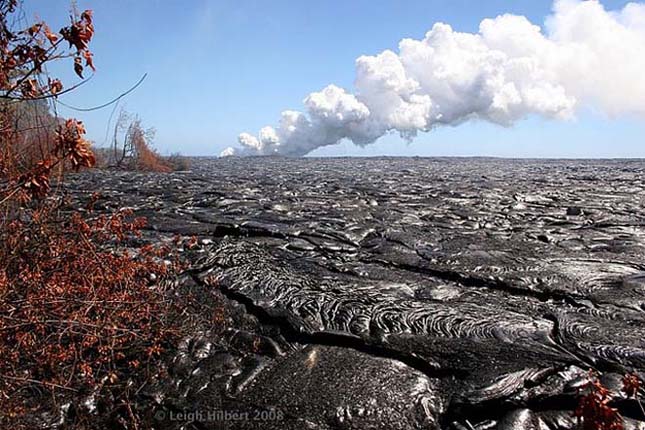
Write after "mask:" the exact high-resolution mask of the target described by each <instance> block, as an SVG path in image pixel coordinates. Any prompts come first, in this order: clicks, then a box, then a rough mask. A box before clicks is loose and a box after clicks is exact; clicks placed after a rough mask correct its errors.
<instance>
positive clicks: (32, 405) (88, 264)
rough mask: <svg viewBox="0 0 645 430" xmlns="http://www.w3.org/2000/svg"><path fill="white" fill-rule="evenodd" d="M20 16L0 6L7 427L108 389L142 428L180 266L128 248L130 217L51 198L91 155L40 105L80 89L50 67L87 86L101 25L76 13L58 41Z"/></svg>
mask: <svg viewBox="0 0 645 430" xmlns="http://www.w3.org/2000/svg"><path fill="white" fill-rule="evenodd" d="M18 6H19V2H18V1H17V0H0V139H1V140H0V398H1V399H2V400H0V428H9V427H11V428H21V427H22V428H33V420H34V419H37V418H34V417H38V416H40V414H39V412H42V411H48V410H49V411H54V412H56V409H57V407H56V403H57V402H58V401H59V398H60V396H61V395H63V394H65V395H71V394H74V395H77V398H76V400H77V401H78V399H79V398H81V395H82V394H83V393H93V392H99V391H105V390H107V391H108V394H107V395H106V396H105V397H106V398H109V399H111V400H110V401H111V405H112V407H113V408H116V409H117V410H118V411H117V412H118V416H119V417H120V418H119V420H120V421H119V422H120V424H121V426H122V427H129V426H131V425H132V426H134V427H137V423H138V422H140V418H139V417H138V416H137V412H136V411H134V410H133V408H132V407H131V406H130V402H129V395H130V394H129V393H130V390H131V387H130V383H131V381H132V380H133V376H132V375H128V372H133V371H134V370H137V375H139V376H140V378H139V380H141V378H143V379H144V380H145V376H146V372H147V371H146V369H147V367H146V365H147V364H148V363H151V362H152V361H153V360H156V359H157V356H158V355H159V354H160V352H161V351H162V349H163V347H164V343H165V342H167V341H168V340H169V339H171V338H172V337H173V336H174V334H175V331H174V329H173V324H171V323H170V322H169V321H168V318H169V315H170V314H171V312H170V308H171V307H172V306H174V305H173V304H172V303H171V302H170V301H169V300H167V296H166V295H165V294H164V293H165V292H164V291H163V289H162V288H161V287H160V285H162V284H161V283H157V282H155V281H156V280H160V279H162V277H163V276H165V275H168V274H169V272H170V271H172V270H175V269H177V267H178V266H177V263H176V262H175V263H171V264H168V260H164V258H165V257H166V254H167V250H165V249H158V248H153V247H151V246H134V247H133V246H130V247H128V248H126V246H125V245H132V244H131V243H129V242H128V241H129V240H131V239H133V238H136V236H137V235H139V229H140V228H141V227H142V226H143V225H144V221H143V220H141V219H136V218H135V219H132V213H130V212H128V211H118V212H116V213H114V214H112V215H92V214H91V213H90V214H88V212H87V211H83V210H82V209H81V208H76V209H74V208H70V207H68V206H64V205H63V201H62V199H61V198H60V196H58V195H57V194H56V193H55V192H53V190H52V188H53V180H54V179H58V180H61V178H62V175H63V171H64V169H65V168H67V167H71V168H73V169H75V170H78V169H80V168H82V167H91V166H93V165H94V164H95V157H94V154H93V153H92V151H91V149H90V146H89V143H88V141H87V140H85V138H84V135H85V129H84V127H83V124H82V122H80V121H78V120H75V119H67V120H62V119H59V118H56V117H54V116H52V115H51V114H50V113H49V108H48V106H47V105H46V103H45V102H44V101H45V100H48V99H49V100H51V99H54V98H56V97H57V96H58V95H60V94H61V93H64V92H65V91H69V90H71V89H74V87H71V88H69V89H67V90H65V89H64V87H63V83H62V82H61V81H60V80H58V79H52V78H47V79H46V80H45V79H43V70H44V67H43V66H44V65H45V64H46V63H48V62H52V61H56V60H60V59H63V58H72V59H73V62H72V65H73V68H74V71H75V72H76V74H77V75H79V76H80V77H83V72H84V67H90V68H91V69H92V70H94V64H93V56H92V53H91V52H90V51H89V49H88V45H89V43H90V41H91V39H92V36H93V34H94V27H93V22H92V20H93V17H92V12H91V11H85V12H82V13H80V14H75V15H76V16H72V19H71V23H70V25H69V26H67V27H64V28H63V29H61V30H60V32H59V33H54V32H52V31H51V30H50V28H49V27H48V26H47V24H45V23H44V22H39V23H36V24H34V25H32V26H30V27H28V28H26V29H16V28H11V26H12V25H13V24H12V23H16V22H20V21H19V20H16V19H10V15H11V14H12V13H13V12H15V11H16V9H17V8H18ZM62 42H67V43H68V45H69V47H70V49H71V51H69V52H67V51H65V50H64V48H63V45H62ZM32 108H33V111H32ZM27 113H28V114H27ZM134 379H136V378H134ZM70 393H71V394H70ZM119 410H120V411H119ZM79 417H80V415H79V414H78V413H77V414H76V419H77V424H78V425H79V426H84V425H86V426H89V427H95V428H97V427H98V428H100V427H101V425H100V424H95V425H90V424H87V422H85V424H83V423H82V422H80V421H78V419H79ZM30 419H31V420H32V422H30V421H29V420H30ZM81 421H82V420H81ZM79 423H80V424H79ZM68 424H70V423H68ZM70 425H74V422H72V423H71V424H70Z"/></svg>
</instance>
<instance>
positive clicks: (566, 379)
mask: <svg viewBox="0 0 645 430" xmlns="http://www.w3.org/2000/svg"><path fill="white" fill-rule="evenodd" d="M644 177H645V162H641V161H636V160H635V161H537V160H521V161H519V160H494V159H461V160H455V159H416V158H414V159H408V158H405V159H398V158H376V159H281V158H256V159H226V160H207V159H204V160H199V161H195V164H194V169H193V171H191V172H185V173H174V174H170V175H154V174H140V173H109V174H100V175H94V174H92V175H82V176H79V177H78V178H76V179H75V181H74V182H73V184H74V185H73V186H74V187H75V188H76V191H75V192H76V193H77V194H78V193H80V190H81V189H83V188H87V189H92V188H96V182H97V181H101V182H102V183H101V187H103V188H104V189H106V190H107V193H104V194H109V198H106V199H105V200H101V201H100V202H99V204H100V203H101V202H105V203H106V204H110V205H113V206H114V207H117V206H131V207H133V208H135V209H136V211H137V213H139V214H142V215H146V216H148V218H149V222H150V226H151V230H152V231H151V234H153V233H154V235H159V234H163V233H164V232H165V233H171V234H175V233H178V234H186V235H192V234H196V235H199V236H200V237H202V238H212V239H213V243H212V244H210V245H208V246H207V247H206V249H205V251H204V252H203V253H202V254H201V256H200V258H199V260H197V261H195V264H194V266H193V267H192V269H191V276H188V277H184V278H182V279H184V281H185V282H196V283H202V284H204V285H209V286H213V287H212V288H213V289H218V293H219V292H220V291H221V293H223V294H224V295H225V296H226V297H228V299H229V300H230V303H231V306H233V307H234V308H235V309H236V310H237V312H238V313H239V314H240V315H242V316H241V317H240V321H245V322H244V323H243V324H242V325H244V326H243V327H242V326H240V327H238V328H237V329H235V330H233V331H231V333H230V336H228V337H227V338H226V339H213V338H212V337H211V338H209V337H208V335H207V334H202V335H196V336H195V338H194V339H191V340H189V341H187V345H191V346H185V348H184V349H183V350H180V354H179V355H178V358H177V359H176V363H175V365H176V369H175V371H174V373H172V374H173V375H174V376H173V377H174V378H175V384H174V385H173V386H172V389H171V388H168V387H166V388H159V389H158V390H157V392H155V394H154V395H155V396H158V397H159V398H163V399H166V400H165V402H166V404H173V405H175V407H177V408H186V407H192V408H194V407H196V405H198V406H200V407H219V408H229V409H230V408H234V409H236V410H239V411H247V412H251V413H253V411H257V410H258V408H260V409H262V410H263V411H265V412H266V411H272V413H273V415H271V414H269V415H263V416H260V417H258V419H257V420H253V419H245V420H239V421H236V422H231V421H224V422H222V421H218V422H217V423H215V422H201V423H200V425H199V427H198V428H222V427H221V426H224V427H225V428H276V429H277V428H280V429H283V428H287V429H302V428H307V429H337V428H338V429H345V428H356V429H364V428H383V429H412V428H456V429H461V428H469V427H472V428H476V429H484V428H494V427H497V428H502V429H515V428H526V429H534V428H535V429H538V428H540V429H543V428H551V429H556V428H574V427H575V426H576V421H575V419H574V418H573V417H572V412H571V411H572V409H573V408H574V407H575V403H576V396H577V392H578V391H577V389H578V387H579V386H580V385H581V384H582V383H584V381H585V380H586V378H587V370H588V369H590V368H595V369H597V370H599V371H601V372H602V373H603V382H604V383H605V384H607V385H608V386H609V387H610V388H611V389H613V390H614V391H616V392H617V393H618V392H619V391H620V377H621V375H623V374H624V373H626V372H636V373H638V374H639V375H640V376H641V377H643V376H645V336H644V335H645V326H644V325H643V323H644V322H645V261H644V260H643V255H645V192H644V190H645V185H644V184H643V179H644ZM215 284H216V287H217V288H216V287H215V286H214V285H215ZM236 303H241V304H242V305H243V306H242V307H240V306H239V305H238V304H236ZM199 345H202V346H199ZM204 345H205V346H204ZM615 405H616V406H617V407H618V408H619V409H620V411H621V412H622V414H623V415H624V417H625V422H626V427H627V428H644V429H645V422H644V421H640V420H643V418H644V417H642V416H641V412H640V409H639V408H638V406H637V405H636V404H635V403H634V401H633V400H630V399H627V398H626V397H624V396H622V397H621V395H620V394H618V395H617V398H616V401H615ZM278 412H279V417H278V416H277V415H276V414H277V413H278ZM278 418H279V419H278ZM227 426H228V427H227ZM162 427H163V426H162ZM168 428H171V427H168Z"/></svg>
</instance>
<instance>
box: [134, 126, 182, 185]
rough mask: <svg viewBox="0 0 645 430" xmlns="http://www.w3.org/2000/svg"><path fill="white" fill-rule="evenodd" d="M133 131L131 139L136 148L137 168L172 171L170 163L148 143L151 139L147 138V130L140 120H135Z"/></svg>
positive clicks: (150, 170) (135, 164) (135, 162)
mask: <svg viewBox="0 0 645 430" xmlns="http://www.w3.org/2000/svg"><path fill="white" fill-rule="evenodd" d="M131 133H132V135H131V137H130V139H131V142H132V146H133V148H134V154H135V158H134V166H135V169H136V170H140V171H144V172H161V173H168V172H171V171H172V169H171V167H170V165H168V164H167V163H166V162H165V160H163V158H162V157H161V156H160V155H159V154H158V153H157V151H155V150H154V149H153V148H152V147H151V146H150V145H149V144H148V140H149V139H147V138H146V132H145V131H144V130H143V128H142V127H141V122H140V121H139V120H135V121H134V122H133V124H132V126H131Z"/></svg>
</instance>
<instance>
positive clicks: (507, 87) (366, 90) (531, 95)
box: [222, 0, 645, 156]
mask: <svg viewBox="0 0 645 430" xmlns="http://www.w3.org/2000/svg"><path fill="white" fill-rule="evenodd" d="M545 27H546V34H544V33H542V31H541V29H540V27H538V26H536V25H533V24H531V23H530V22H529V21H528V20H527V19H526V18H525V17H523V16H515V15H502V16H498V17H497V18H495V19H486V20H484V21H482V22H481V24H480V27H479V33H477V34H470V33H459V32H456V31H454V30H453V29H452V28H451V27H450V26H449V25H447V24H441V23H438V24H435V25H434V26H433V27H432V29H431V30H430V31H429V32H428V33H427V34H426V36H425V38H424V39H423V40H413V39H403V40H402V41H401V42H400V43H399V52H398V54H397V53H395V52H392V51H389V50H387V51H383V52H382V53H380V54H378V55H376V56H362V57H360V58H358V59H357V60H356V81H355V86H356V89H355V94H350V93H348V92H346V91H345V90H343V89H342V88H339V87H337V86H335V85H329V86H328V87H326V88H324V89H323V90H322V91H320V92H314V93H311V94H310V95H309V96H307V97H306V98H305V99H304V105H305V108H306V113H302V112H296V111H285V112H282V115H281V118H280V123H279V125H278V126H277V127H264V128H262V129H261V130H260V133H259V135H258V136H253V135H251V134H248V133H242V134H241V135H240V136H239V142H240V144H241V146H242V148H241V150H233V149H232V148H228V149H227V150H226V151H225V153H223V154H222V155H232V154H236V153H237V154H242V155H256V154H257V155H266V154H283V155H294V156H299V155H304V154H307V153H309V152H311V151H313V150H314V149H316V148H319V147H321V146H326V145H333V144H335V143H338V142H339V141H340V140H341V139H344V138H347V139H351V140H352V141H353V142H354V143H356V144H358V145H366V144H369V143H372V142H374V141H375V140H376V139H378V138H379V137H381V136H383V135H384V134H386V133H388V132H391V131H394V132H398V133H400V135H401V136H402V137H404V138H405V139H412V138H413V137H414V136H415V135H416V134H417V133H418V132H420V131H421V132H424V131H429V130H431V129H432V128H434V127H437V126H440V125H458V124H460V123H463V122H464V121H468V120H473V119H479V120H486V121H490V122H493V123H496V124H500V125H503V126H509V125H512V124H513V123H514V122H516V121H518V120H520V119H522V118H525V117H526V116H527V115H529V114H538V115H541V116H544V117H547V118H554V119H566V118H570V117H572V116H573V115H574V113H575V111H576V109H577V108H578V107H580V106H583V105H584V106H589V107H592V108H594V109H596V110H598V111H601V112H603V113H605V114H607V115H609V116H617V115H622V114H631V115H638V116H642V117H645V3H630V4H628V5H627V6H625V7H624V8H623V9H622V10H620V11H607V10H605V9H604V8H603V6H602V4H600V3H599V2H598V1H593V0H590V1H580V0H556V1H555V3H554V6H553V14H552V15H551V16H550V17H548V18H547V20H546V25H545Z"/></svg>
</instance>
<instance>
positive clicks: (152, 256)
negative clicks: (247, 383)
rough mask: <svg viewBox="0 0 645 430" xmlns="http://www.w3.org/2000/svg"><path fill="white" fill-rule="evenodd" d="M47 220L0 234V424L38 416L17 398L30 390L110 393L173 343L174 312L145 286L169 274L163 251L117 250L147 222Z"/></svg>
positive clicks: (39, 216) (47, 216)
mask: <svg viewBox="0 0 645 430" xmlns="http://www.w3.org/2000/svg"><path fill="white" fill-rule="evenodd" d="M47 210H48V209H47V208H41V209H39V210H37V211H35V212H34V213H33V216H32V219H31V220H30V222H29V223H27V224H25V223H22V222H20V221H13V222H12V223H11V224H10V225H9V228H8V229H7V230H6V231H4V232H3V233H2V234H1V235H2V240H3V241H4V243H5V244H6V246H3V247H2V248H1V249H0V261H3V262H4V263H5V264H6V265H5V266H3V270H2V271H0V375H1V376H0V394H1V395H2V396H3V398H5V399H8V400H7V401H5V402H3V403H2V405H1V406H0V416H5V417H9V416H19V415H20V414H32V413H34V412H35V411H38V410H40V409H41V408H42V405H41V404H40V402H37V403H33V404H32V403H31V402H30V399H29V398H25V397H23V396H21V395H20V393H21V389H22V388H24V387H28V386H30V385H34V384H37V385H40V386H41V387H43V388H44V389H47V390H52V391H53V392H55V391H56V389H57V388H59V389H64V388H67V389H69V390H73V391H78V390H81V389H87V390H93V389H97V387H99V386H101V385H104V384H106V383H107V384H109V385H112V386H116V385H118V384H117V383H118V381H120V380H122V379H125V378H124V375H126V374H127V373H128V372H129V371H131V370H132V369H136V368H138V367H139V366H143V365H145V364H146V363H147V362H149V361H150V360H151V359H153V358H154V357H155V356H156V355H158V354H159V353H160V352H161V351H162V350H163V346H164V342H166V341H168V340H169V339H170V338H172V337H173V334H174V332H173V329H172V326H171V325H170V324H169V322H168V321H167V315H168V314H169V307H170V306H171V304H170V302H169V301H168V300H167V299H166V298H165V295H164V291H163V290H161V289H159V288H158V286H157V285H156V284H155V283H154V282H152V280H153V279H162V277H163V276H164V275H166V274H168V272H169V271H170V270H173V269H174V268H176V267H174V266H169V265H168V264H166V263H164V260H162V259H161V258H160V257H163V256H164V255H165V254H166V252H167V250H164V249H157V248H153V247H151V246H144V247H140V248H138V249H135V250H130V251H127V250H124V249H120V250H119V249H118V248H116V249H115V246H118V245H119V244H120V243H122V241H124V240H127V239H128V238H131V237H133V236H137V235H138V234H139V233H138V229H139V228H140V227H142V226H143V225H144V224H145V220H143V219H140V218H135V219H132V220H128V217H130V216H131V213H130V212H129V211H120V212H118V213H116V214H114V215H112V216H106V215H101V216H97V217H95V218H93V219H91V220H87V219H84V218H83V216H81V215H80V214H79V213H73V214H72V215H71V216H65V217H63V218H61V219H60V220H59V222H54V221H53V220H54V217H53V215H52V214H51V213H47V212H46V211H47ZM106 381H108V382H106ZM1 422H2V420H1V419H0V423H1Z"/></svg>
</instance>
